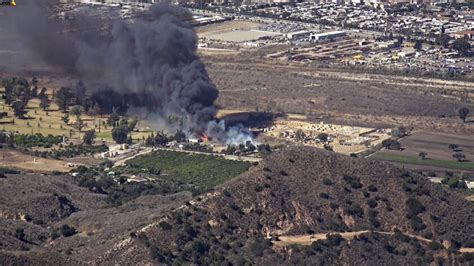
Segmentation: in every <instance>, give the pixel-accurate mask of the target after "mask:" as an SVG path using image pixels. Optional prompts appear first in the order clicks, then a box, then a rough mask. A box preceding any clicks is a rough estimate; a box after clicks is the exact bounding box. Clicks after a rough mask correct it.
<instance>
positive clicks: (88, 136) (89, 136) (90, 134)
mask: <svg viewBox="0 0 474 266" xmlns="http://www.w3.org/2000/svg"><path fill="white" fill-rule="evenodd" d="M95 137H96V135H95V130H94V129H91V130H87V131H86V133H84V136H83V137H82V141H83V142H84V143H85V144H87V145H92V143H94V139H95Z"/></svg>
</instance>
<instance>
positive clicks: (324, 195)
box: [319, 192, 329, 199]
mask: <svg viewBox="0 0 474 266" xmlns="http://www.w3.org/2000/svg"><path fill="white" fill-rule="evenodd" d="M319 197H320V198H322V199H329V194H327V193H324V192H321V193H319Z"/></svg>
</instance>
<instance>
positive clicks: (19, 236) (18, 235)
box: [15, 228, 26, 241]
mask: <svg viewBox="0 0 474 266" xmlns="http://www.w3.org/2000/svg"><path fill="white" fill-rule="evenodd" d="M15 237H16V238H17V239H18V240H20V241H25V237H26V234H25V230H24V229H23V228H17V229H16V230H15Z"/></svg>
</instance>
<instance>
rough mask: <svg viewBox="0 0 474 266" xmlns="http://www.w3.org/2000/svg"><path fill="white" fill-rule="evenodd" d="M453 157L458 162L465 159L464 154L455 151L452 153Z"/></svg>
mask: <svg viewBox="0 0 474 266" xmlns="http://www.w3.org/2000/svg"><path fill="white" fill-rule="evenodd" d="M453 158H455V159H456V160H458V162H462V161H464V159H466V155H464V154H462V153H460V152H456V153H454V154H453Z"/></svg>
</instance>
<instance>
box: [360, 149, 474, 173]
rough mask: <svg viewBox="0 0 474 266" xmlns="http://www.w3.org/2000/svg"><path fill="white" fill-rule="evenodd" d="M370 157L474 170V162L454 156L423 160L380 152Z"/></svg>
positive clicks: (372, 158)
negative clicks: (459, 160) (447, 159)
mask: <svg viewBox="0 0 474 266" xmlns="http://www.w3.org/2000/svg"><path fill="white" fill-rule="evenodd" d="M369 159H371V160H379V161H389V162H396V163H405V164H415V165H425V166H433V167H442V168H450V169H458V170H468V171H474V162H458V161H455V159H454V158H453V160H452V161H446V160H436V159H425V160H423V159H421V158H420V157H418V156H403V155H397V154H391V153H384V152H378V153H375V154H373V155H372V156H370V157H369Z"/></svg>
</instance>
